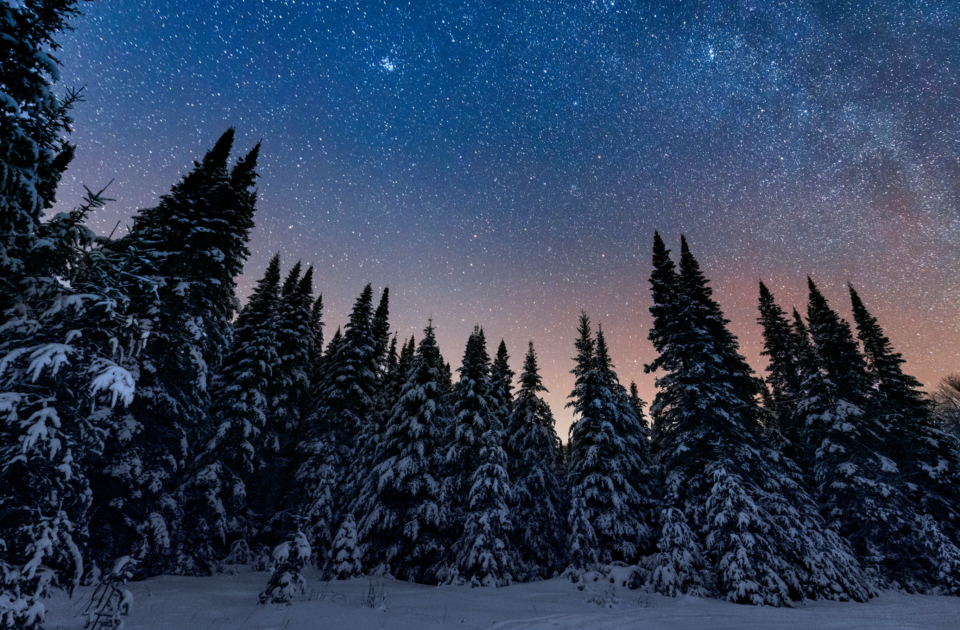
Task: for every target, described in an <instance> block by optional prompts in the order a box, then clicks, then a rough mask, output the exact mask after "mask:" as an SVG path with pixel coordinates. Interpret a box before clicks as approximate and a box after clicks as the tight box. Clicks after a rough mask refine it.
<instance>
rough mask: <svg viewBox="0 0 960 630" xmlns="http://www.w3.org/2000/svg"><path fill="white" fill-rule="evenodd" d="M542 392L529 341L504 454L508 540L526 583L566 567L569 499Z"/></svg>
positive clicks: (551, 420) (537, 368) (554, 428)
mask: <svg viewBox="0 0 960 630" xmlns="http://www.w3.org/2000/svg"><path fill="white" fill-rule="evenodd" d="M501 347H502V348H503V347H504V346H503V345H502V344H501ZM504 350H505V348H504ZM499 354H500V353H498V356H499ZM504 354H506V353H505V352H504ZM546 391H547V388H546V387H544V386H543V379H542V378H541V377H540V372H539V367H538V366H537V355H536V353H535V352H534V350H533V342H532V341H531V342H530V346H529V348H528V350H527V355H526V357H525V358H524V362H523V372H522V373H521V374H520V390H519V391H518V392H517V397H516V400H515V401H514V404H513V410H512V411H511V413H510V420H509V423H508V424H509V426H510V427H511V431H510V433H509V434H508V436H507V449H506V450H507V452H508V453H510V454H511V456H510V466H509V470H508V472H509V474H510V479H511V481H512V482H513V503H512V508H513V532H512V540H513V545H514V547H515V548H516V549H517V550H518V551H519V553H520V562H521V564H522V569H523V576H524V577H525V579H527V580H540V579H548V578H550V577H553V576H554V575H555V574H557V573H558V572H560V571H562V570H563V569H564V567H565V564H564V563H565V562H566V549H565V547H566V542H567V540H566V530H567V514H568V510H569V498H568V496H567V487H566V479H565V471H564V469H563V456H562V453H561V450H560V448H561V445H560V438H559V437H558V436H557V431H556V426H555V425H556V421H555V420H554V418H553V413H551V411H550V407H549V406H548V405H547V403H546V401H544V400H543V398H542V397H541V392H546ZM583 544H584V543H581V546H582V545H583ZM585 544H587V545H590V544H595V543H593V542H591V541H588V542H586V543H585ZM593 561H594V562H595V561H596V560H595V559H594V560H593Z"/></svg>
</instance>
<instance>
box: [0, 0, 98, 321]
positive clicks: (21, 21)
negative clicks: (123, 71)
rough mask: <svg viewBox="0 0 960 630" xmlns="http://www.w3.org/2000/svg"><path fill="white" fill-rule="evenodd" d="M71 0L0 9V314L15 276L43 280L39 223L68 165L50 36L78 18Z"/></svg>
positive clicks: (45, 266) (52, 249) (48, 259)
mask: <svg viewBox="0 0 960 630" xmlns="http://www.w3.org/2000/svg"><path fill="white" fill-rule="evenodd" d="M77 4H78V3H77V0H48V1H47V2H43V3H42V4H40V3H35V2H30V3H25V2H13V3H11V2H7V3H4V4H3V5H2V6H0V39H2V40H3V47H2V49H0V312H5V311H6V310H7V309H8V308H10V306H11V305H12V304H13V303H14V301H15V298H16V296H18V295H19V294H20V291H21V287H20V285H19V281H18V280H19V279H20V278H22V277H23V274H34V275H43V276H51V275H54V274H53V273H51V270H50V268H49V266H50V265H51V263H53V264H54V265H55V264H56V259H57V258H58V255H57V254H58V252H57V248H56V244H57V241H56V239H46V238H44V237H45V236H46V235H45V234H43V233H42V232H43V230H44V228H43V225H42V224H41V221H40V216H41V214H42V213H43V211H44V210H45V209H47V208H51V207H53V204H54V201H55V198H54V197H55V195H56V190H57V185H58V184H59V182H60V177H61V175H62V174H63V172H64V171H65V170H66V168H67V165H68V164H69V163H70V161H71V159H72V158H73V153H74V146H73V145H72V144H70V143H69V142H68V141H67V140H66V138H65V137H64V136H65V134H66V133H68V132H70V131H71V128H70V124H71V122H72V121H71V119H70V115H69V112H70V109H71V108H72V107H73V105H74V104H75V103H76V102H77V101H78V100H79V93H78V92H76V91H73V90H68V91H67V95H66V97H65V98H64V99H63V100H60V99H58V98H57V97H56V95H55V94H54V91H53V84H54V83H56V82H57V81H58V80H59V78H60V67H59V66H60V63H59V60H58V59H57V57H56V56H55V55H56V51H57V50H58V49H59V48H60V46H59V44H58V43H57V41H56V37H57V35H58V33H59V32H60V31H62V30H64V29H66V28H68V26H67V22H68V20H70V19H71V18H73V17H75V16H77V15H79V13H80V11H79V9H78V8H77Z"/></svg>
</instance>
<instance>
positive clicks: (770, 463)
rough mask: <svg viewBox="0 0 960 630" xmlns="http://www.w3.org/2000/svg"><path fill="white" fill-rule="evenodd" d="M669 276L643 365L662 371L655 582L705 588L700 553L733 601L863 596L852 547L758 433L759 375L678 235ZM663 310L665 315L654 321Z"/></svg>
mask: <svg viewBox="0 0 960 630" xmlns="http://www.w3.org/2000/svg"><path fill="white" fill-rule="evenodd" d="M658 249H661V251H660V252H657V254H661V255H658V256H657V260H656V261H655V265H656V266H657V267H658V268H655V272H654V277H655V278H656V277H660V278H662V277H664V276H665V275H667V274H665V273H664V272H665V270H668V269H669V265H668V264H667V261H666V260H665V257H664V256H662V251H663V250H662V244H661V247H660V248H658ZM655 251H656V250H655ZM675 282H676V285H675V287H674V290H673V291H672V294H668V295H669V297H670V299H673V300H675V302H674V303H673V304H672V305H671V307H670V308H663V305H662V304H656V306H657V310H656V311H655V312H654V317H655V324H654V331H655V332H658V333H660V334H654V332H651V338H652V339H653V340H654V344H655V347H656V349H657V350H658V351H659V353H660V356H659V357H658V358H657V360H655V361H654V363H653V364H652V365H651V367H652V368H660V369H664V371H665V372H666V374H664V375H663V376H661V377H660V378H659V379H658V381H657V384H658V387H660V388H661V394H663V395H662V396H660V394H658V399H659V402H660V404H661V405H662V411H661V412H662V414H663V419H662V422H663V424H662V426H663V427H664V430H663V432H662V434H661V441H660V448H661V451H660V466H661V467H662V468H663V471H664V474H665V489H664V490H665V492H664V494H665V504H666V506H665V508H664V510H662V511H661V515H660V522H661V524H662V525H663V534H662V535H663V536H665V537H666V538H667V539H666V540H663V539H661V541H660V544H659V547H660V554H659V556H658V561H657V565H656V566H657V570H655V572H654V576H653V583H654V586H655V587H656V588H658V589H660V590H661V592H664V593H666V594H675V593H676V592H677V591H678V590H683V589H689V590H688V592H694V593H697V592H701V586H700V585H701V583H702V582H701V580H699V579H698V574H699V572H700V569H699V560H698V558H701V557H702V559H703V563H704V565H705V567H706V569H707V571H708V572H709V575H710V580H709V581H708V583H709V582H713V583H714V585H715V586H714V588H716V590H717V591H718V592H719V593H720V594H721V595H722V596H723V597H724V598H726V599H728V600H730V601H733V602H737V603H750V604H769V605H775V606H780V605H787V604H789V603H790V602H791V601H794V600H798V599H802V598H811V599H820V598H830V599H841V600H843V599H855V600H863V599H866V598H867V597H869V595H870V594H871V592H872V589H871V586H870V583H869V581H868V580H867V579H866V578H865V576H864V575H863V574H862V572H861V571H860V569H859V567H858V566H857V564H856V561H855V559H854V558H853V556H852V554H851V553H850V549H849V547H848V546H847V545H846V544H845V543H844V541H843V540H842V539H841V538H840V537H838V536H837V535H836V534H835V533H834V532H832V531H831V530H829V529H827V528H826V527H825V525H824V523H823V521H822V520H821V519H820V518H819V516H818V515H817V514H816V509H815V504H814V503H813V501H812V499H811V498H810V497H809V495H807V494H806V492H805V491H804V489H803V487H802V485H801V484H800V482H799V479H800V474H799V470H798V469H797V468H796V466H795V465H794V464H793V463H792V462H791V461H790V460H789V459H788V458H785V457H783V456H782V454H780V453H778V452H776V450H775V449H773V448H772V447H771V446H770V445H769V444H768V443H767V442H766V440H765V435H764V432H763V430H762V427H761V425H760V422H759V417H760V411H759V406H758V404H757V401H756V397H757V394H758V393H759V390H760V387H759V380H758V379H756V377H754V376H753V374H752V372H751V370H750V368H749V366H748V365H747V364H746V361H745V360H744V358H743V357H742V356H741V355H740V354H739V353H738V352H737V350H738V343H737V340H736V337H734V336H733V335H732V334H731V333H730V332H729V330H728V329H727V327H726V325H727V320H726V319H725V318H724V317H723V314H722V312H721V311H720V307H719V305H718V304H717V303H716V302H715V301H714V300H713V299H712V291H711V289H710V288H709V286H708V285H707V280H706V278H704V276H703V274H702V272H701V271H700V267H699V264H698V263H697V261H696V259H694V257H693V255H692V254H691V252H690V250H689V248H688V246H687V243H686V240H683V239H682V240H681V258H680V274H679V276H678V277H676V276H675ZM655 286H656V285H655ZM661 295H664V294H663V293H661ZM651 310H653V309H651ZM664 317H666V318H668V319H673V321H662V322H660V321H657V320H658V319H660V318H664ZM664 403H667V404H664ZM671 510H677V511H680V512H682V513H683V517H682V518H681V516H680V514H678V513H677V511H671ZM694 533H695V534H696V536H697V539H696V540H693V539H691V538H690V536H691V534H694ZM701 551H702V552H701ZM680 561H683V562H684V564H678V562H680Z"/></svg>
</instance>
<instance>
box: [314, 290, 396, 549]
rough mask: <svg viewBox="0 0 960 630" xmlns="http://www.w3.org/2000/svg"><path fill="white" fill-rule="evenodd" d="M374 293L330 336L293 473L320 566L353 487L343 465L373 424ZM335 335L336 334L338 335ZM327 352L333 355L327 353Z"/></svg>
mask: <svg viewBox="0 0 960 630" xmlns="http://www.w3.org/2000/svg"><path fill="white" fill-rule="evenodd" d="M372 301H373V290H372V289H371V287H370V285H369V284H368V285H367V286H366V287H365V288H364V289H363V292H362V293H361V294H360V297H359V298H357V301H356V302H355V303H354V305H353V310H352V312H351V313H350V320H349V322H348V323H347V326H346V331H345V333H344V334H343V336H342V339H341V338H340V335H339V334H336V335H334V338H333V339H332V340H331V342H330V347H328V351H327V356H326V357H325V359H324V364H325V365H324V370H323V375H322V380H321V381H320V383H319V384H318V387H317V388H316V389H315V391H314V393H313V396H312V398H313V400H314V403H313V404H314V409H313V411H312V412H311V413H310V415H309V416H308V417H307V418H306V421H305V423H304V429H303V432H304V439H303V440H302V441H301V444H300V448H299V450H300V453H301V454H302V457H303V461H302V463H301V464H300V466H299V469H298V471H297V485H298V493H300V499H299V503H300V511H301V514H302V515H303V516H304V517H305V519H306V522H307V523H308V526H307V532H306V534H307V536H308V538H309V540H310V541H311V545H312V547H313V551H314V553H315V554H316V555H317V558H318V561H319V564H320V565H321V566H326V565H327V562H328V560H329V552H330V548H331V545H332V543H333V536H334V534H335V533H336V531H335V529H334V528H335V527H336V524H337V523H338V522H339V520H338V519H339V518H340V510H341V509H342V508H343V507H344V506H346V505H347V504H349V502H350V501H352V500H353V498H354V497H355V496H356V494H357V492H358V489H357V488H354V487H351V486H350V485H348V484H346V483H345V482H346V481H348V479H349V478H348V475H347V472H348V465H349V462H350V458H351V457H352V454H353V453H354V449H355V448H356V438H357V435H358V434H359V433H360V431H361V430H362V428H363V427H364V426H365V425H366V424H367V423H368V422H373V420H372V418H371V416H372V415H373V413H374V412H375V410H376V409H375V405H374V395H375V393H376V387H377V376H376V373H377V369H378V368H377V362H376V360H375V346H376V344H375V340H374V338H373V326H372V316H373V313H372V310H373V309H372ZM338 333H339V331H338ZM331 348H333V352H332V353H331Z"/></svg>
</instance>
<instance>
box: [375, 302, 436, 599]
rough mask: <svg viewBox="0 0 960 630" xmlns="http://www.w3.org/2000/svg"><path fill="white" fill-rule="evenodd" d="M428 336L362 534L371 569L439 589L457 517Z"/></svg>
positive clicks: (392, 425) (383, 455)
mask: <svg viewBox="0 0 960 630" xmlns="http://www.w3.org/2000/svg"><path fill="white" fill-rule="evenodd" d="M423 333H424V335H423V339H421V340H420V344H419V345H418V346H417V349H416V352H415V354H414V356H413V357H412V358H411V359H409V365H410V367H409V368H408V369H407V371H406V372H407V378H406V380H405V381H404V383H403V386H402V388H401V391H400V395H399V397H398V399H397V401H396V403H395V404H394V406H393V409H392V413H391V414H390V416H389V417H388V419H387V423H386V426H385V429H384V433H383V439H382V440H381V441H380V443H379V446H378V448H377V452H376V461H375V465H374V468H373V470H372V473H371V474H370V475H369V477H368V479H367V480H366V485H365V488H364V494H366V495H367V496H368V497H369V499H368V501H369V505H370V506H371V508H370V509H369V510H368V511H367V513H366V514H365V516H364V520H363V521H362V522H361V524H360V531H361V538H362V540H363V541H364V545H365V548H366V559H365V562H366V565H367V567H368V568H369V569H371V570H372V571H374V572H383V573H386V574H389V575H393V576H394V577H397V578H399V579H402V580H408V581H411V582H420V583H436V581H437V571H438V569H439V568H440V567H441V563H442V561H443V559H444V556H445V554H446V552H447V548H446V544H445V543H446V540H445V537H444V529H445V527H446V526H447V525H448V522H449V520H450V519H451V517H452V515H451V514H450V511H449V507H448V505H447V503H446V502H445V500H444V498H443V497H442V494H441V485H442V481H443V480H442V478H441V476H440V475H441V470H442V469H441V464H442V462H441V454H442V449H441V446H442V439H443V425H444V423H445V422H446V419H445V415H446V406H445V403H444V400H443V397H442V395H441V392H440V378H441V365H442V363H441V361H440V350H439V348H438V346H437V339H436V336H435V334H434V328H433V322H432V321H431V322H430V323H429V324H428V325H427V327H426V328H425V329H424V331H423Z"/></svg>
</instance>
